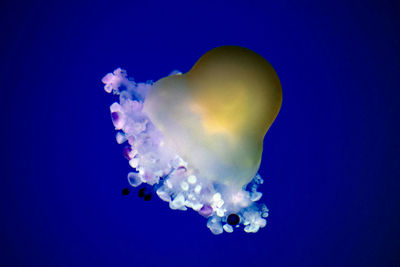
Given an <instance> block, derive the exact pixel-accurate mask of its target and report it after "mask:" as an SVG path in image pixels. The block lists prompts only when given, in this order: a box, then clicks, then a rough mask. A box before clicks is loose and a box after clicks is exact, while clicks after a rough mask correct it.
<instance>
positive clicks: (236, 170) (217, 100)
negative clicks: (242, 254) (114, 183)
mask: <svg viewBox="0 0 400 267" xmlns="http://www.w3.org/2000/svg"><path fill="white" fill-rule="evenodd" d="M102 81H103V83H105V87H104V88H105V90H106V91H107V92H109V93H111V92H114V93H115V94H117V95H119V98H120V101H119V103H114V104H112V105H111V107H110V110H111V113H112V118H113V123H114V126H115V128H116V129H117V130H120V132H119V133H118V134H117V142H118V143H123V142H125V141H127V142H128V143H129V146H128V150H127V149H125V150H126V151H125V152H126V153H125V154H127V155H128V157H127V159H128V160H129V164H130V165H131V166H132V168H134V169H135V172H130V173H129V174H128V181H129V182H130V184H131V185H132V186H134V187H136V186H139V185H140V184H142V183H147V184H150V185H153V186H154V191H155V192H156V193H157V195H158V196H159V197H160V198H161V199H162V200H164V201H167V202H169V206H170V208H171V209H178V210H186V209H187V208H192V209H193V210H195V211H197V212H199V214H201V215H202V216H204V217H207V218H209V219H208V222H207V227H208V228H209V229H210V230H211V231H212V232H213V233H214V234H220V233H222V232H223V231H224V230H225V231H226V232H232V231H233V228H232V225H235V227H239V225H236V224H233V223H232V222H231V220H232V218H233V217H232V216H231V217H229V215H232V214H235V219H236V221H238V223H239V221H240V225H244V226H245V227H244V230H245V231H246V232H257V231H258V229H259V228H262V227H264V226H265V224H266V220H265V219H264V218H265V217H267V216H268V209H267V207H266V206H265V205H264V204H258V203H257V201H258V200H259V199H260V197H261V196H262V194H261V193H260V192H257V188H258V186H259V185H260V184H261V183H262V182H263V180H262V178H261V177H260V176H259V175H258V174H257V171H258V169H259V167H260V162H261V156H262V149H263V139H264V136H265V134H266V132H267V131H268V129H269V128H270V126H271V124H272V123H273V121H274V120H275V118H276V116H277V114H278V112H279V110H280V107H281V103H282V90H281V85H280V82H279V79H278V76H277V74H276V73H275V71H274V69H273V68H272V66H271V65H270V64H269V63H268V62H267V61H266V60H265V59H264V58H263V57H262V56H260V55H258V54H257V53H255V52H253V51H251V50H249V49H246V48H243V47H238V46H222V47H218V48H215V49H213V50H211V51H209V52H207V53H206V54H205V55H203V56H202V57H201V58H200V59H199V60H198V61H197V62H196V63H195V64H194V66H193V67H192V68H191V69H190V70H189V71H188V72H187V73H183V74H182V73H180V72H177V71H175V72H173V73H172V74H171V75H169V76H167V77H165V78H162V79H160V80H158V81H157V82H155V83H154V84H153V83H135V82H134V81H133V80H132V79H128V78H127V74H126V71H124V70H121V69H116V70H115V71H114V72H113V73H109V74H107V75H106V76H105V77H104V78H103V80H102ZM228 217H229V218H228Z"/></svg>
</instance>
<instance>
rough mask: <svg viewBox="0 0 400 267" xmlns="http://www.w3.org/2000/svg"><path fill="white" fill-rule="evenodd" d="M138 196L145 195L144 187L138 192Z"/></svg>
mask: <svg viewBox="0 0 400 267" xmlns="http://www.w3.org/2000/svg"><path fill="white" fill-rule="evenodd" d="M138 196H139V197H144V187H143V188H140V190H139V192H138Z"/></svg>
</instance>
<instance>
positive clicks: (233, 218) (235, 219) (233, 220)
mask: <svg viewBox="0 0 400 267" xmlns="http://www.w3.org/2000/svg"><path fill="white" fill-rule="evenodd" d="M226 222H227V223H228V224H230V225H237V224H238V223H239V222H240V217H239V215H237V214H235V213H232V214H229V216H228V218H227V220H226Z"/></svg>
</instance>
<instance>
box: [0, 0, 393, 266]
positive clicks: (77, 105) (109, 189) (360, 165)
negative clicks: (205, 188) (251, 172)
mask: <svg viewBox="0 0 400 267" xmlns="http://www.w3.org/2000/svg"><path fill="white" fill-rule="evenodd" d="M399 10H400V6H399V4H398V2H397V1H386V0H380V1H375V2H368V1H320V0H309V1H287V0H283V1H259V2H256V1H231V2H229V3H228V1H226V3H222V2H218V1H210V2H206V1H185V2H179V1H164V2H163V3H161V2H153V1H129V2H119V1H110V2H108V3H106V2H101V1H94V2H84V1H81V2H73V1H33V2H18V1H2V2H1V4H0V15H1V16H0V23H1V29H0V30H1V31H0V32H1V40H2V41H1V42H0V56H1V59H0V62H1V63H0V64H1V65H0V67H1V69H0V79H1V89H2V90H1V98H0V99H1V109H2V110H1V112H2V113H1V114H2V122H1V125H2V126H1V135H2V136H1V152H2V153H1V157H2V158H1V172H0V175H1V176H0V177H1V180H0V183H1V186H0V212H1V213H0V214H1V215H0V218H1V221H0V235H1V236H0V241H1V249H0V265H1V266H400V230H399V225H400V216H399V210H400V209H399V201H400V199H399V193H400V181H399V177H400V168H399V166H400V156H399V152H400V145H399V139H398V138H399V116H398V115H399V113H398V112H397V107H396V106H397V105H398V102H399V97H400V93H399V88H400V82H399V81H400V78H399V77H400V75H399V74H400V57H399V51H400V50H399V48H400V47H399V37H400V35H399V32H400V27H399V26H400V24H399V19H398V18H399V16H400V12H399ZM232 44H234V45H241V46H244V47H247V48H250V49H252V50H254V51H256V52H258V53H259V54H261V55H262V56H264V57H265V58H266V59H268V60H269V61H270V62H271V64H272V65H273V66H274V68H275V69H276V71H277V73H278V75H279V77H280V79H281V82H282V87H283V105H282V109H281V112H280V114H279V116H278V118H277V120H276V122H275V123H274V125H273V126H272V128H271V129H270V131H269V132H268V134H267V136H266V138H265V142H264V154H263V160H262V166H261V169H260V173H261V175H262V176H263V177H264V179H265V183H264V185H263V186H262V187H261V191H262V192H263V193H264V196H263V198H262V201H263V202H265V203H266V204H267V206H268V207H269V208H270V211H271V212H270V217H269V219H268V225H267V227H266V228H264V229H262V230H260V231H259V232H258V233H257V234H246V233H244V232H242V231H235V232H234V233H233V234H226V233H225V234H223V235H219V236H214V235H212V234H211V233H210V231H209V230H208V229H207V227H206V220H205V219H204V218H202V217H201V216H199V215H197V214H196V213H195V212H192V211H188V212H181V211H173V210H170V209H169V208H168V205H167V204H166V203H165V202H162V201H161V200H159V199H158V198H153V199H152V200H151V201H150V202H144V201H142V200H141V199H139V198H138V197H137V192H133V193H132V194H131V195H129V196H122V195H121V189H122V188H124V187H125V186H127V181H126V174H127V173H128V171H129V170H130V168H129V165H128V162H127V161H126V160H125V158H124V157H123V155H122V146H120V145H118V144H117V143H116V141H115V130H114V128H113V125H112V123H111V118H110V114H109V106H110V104H111V103H112V102H113V101H115V97H113V96H111V95H109V94H107V93H106V92H105V91H104V90H103V84H102V83H101V81H100V80H101V78H102V77H103V76H104V75H105V74H106V73H108V72H110V71H112V70H114V69H115V68H116V67H123V68H125V69H126V70H127V71H128V74H129V75H130V76H133V77H135V80H136V81H146V80H157V79H159V78H162V77H164V76H166V75H167V74H169V72H170V71H172V70H174V69H178V70H181V71H183V72H186V71H188V70H189V69H190V67H191V66H192V65H193V64H194V63H195V61H196V60H197V59H198V58H199V57H200V56H201V55H202V54H204V53H205V52H207V51H208V50H210V49H212V48H214V47H217V46H220V45H232Z"/></svg>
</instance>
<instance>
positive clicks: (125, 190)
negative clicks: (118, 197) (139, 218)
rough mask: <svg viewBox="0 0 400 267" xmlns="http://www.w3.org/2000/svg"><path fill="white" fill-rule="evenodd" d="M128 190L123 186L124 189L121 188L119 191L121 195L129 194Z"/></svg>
mask: <svg viewBox="0 0 400 267" xmlns="http://www.w3.org/2000/svg"><path fill="white" fill-rule="evenodd" d="M129 192H130V190H129V188H124V189H122V191H121V193H122V195H123V196H127V195H129Z"/></svg>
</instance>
